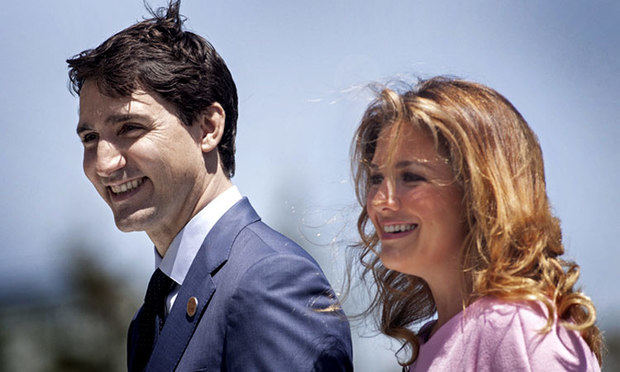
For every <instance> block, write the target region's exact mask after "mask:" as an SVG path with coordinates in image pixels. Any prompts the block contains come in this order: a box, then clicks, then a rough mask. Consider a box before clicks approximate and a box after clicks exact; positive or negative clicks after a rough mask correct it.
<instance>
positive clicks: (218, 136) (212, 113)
mask: <svg viewBox="0 0 620 372" xmlns="http://www.w3.org/2000/svg"><path fill="white" fill-rule="evenodd" d="M225 123H226V112H224V108H223V107H222V105H220V104H219V103H217V102H214V103H213V104H211V106H209V107H207V109H206V110H204V111H203V113H202V114H201V115H200V116H199V123H198V124H200V133H201V138H200V148H201V149H202V152H205V153H207V152H210V151H212V150H214V149H215V148H217V145H219V143H220V141H221V140H222V135H223V134H224V126H225Z"/></svg>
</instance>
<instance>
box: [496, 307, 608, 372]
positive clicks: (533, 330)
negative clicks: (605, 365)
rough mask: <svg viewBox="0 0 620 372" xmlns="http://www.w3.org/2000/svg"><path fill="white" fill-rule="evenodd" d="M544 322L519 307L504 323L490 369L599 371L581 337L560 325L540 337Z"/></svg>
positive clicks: (537, 316) (532, 313) (535, 313)
mask: <svg viewBox="0 0 620 372" xmlns="http://www.w3.org/2000/svg"><path fill="white" fill-rule="evenodd" d="M545 322H546V319H545V317H544V316H542V315H541V314H538V313H537V312H536V311H533V310H532V309H531V308H530V309H524V308H520V309H519V310H517V311H516V312H515V314H514V317H513V318H512V319H511V321H510V322H509V323H508V324H507V326H506V329H505V333H504V335H503V336H502V337H501V339H500V340H498V344H497V349H496V350H495V353H494V355H493V356H492V358H491V366H492V367H491V370H512V371H566V370H570V371H600V367H599V365H598V362H597V360H596V358H595V357H594V355H593V353H592V352H591V351H590V349H589V348H588V346H587V344H586V343H585V341H584V340H583V339H582V338H581V336H580V335H579V334H578V333H577V332H574V331H569V330H567V329H565V328H564V327H562V326H556V325H554V326H553V328H552V329H551V331H549V332H548V333H544V334H541V333H540V332H539V331H540V329H542V328H543V327H544V325H545Z"/></svg>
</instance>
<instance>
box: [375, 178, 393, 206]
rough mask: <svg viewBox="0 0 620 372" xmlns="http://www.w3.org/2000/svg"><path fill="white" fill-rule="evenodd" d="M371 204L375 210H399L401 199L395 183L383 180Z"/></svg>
mask: <svg viewBox="0 0 620 372" xmlns="http://www.w3.org/2000/svg"><path fill="white" fill-rule="evenodd" d="M371 202H372V206H373V207H375V208H380V209H391V210H396V209H398V208H399V207H400V199H399V198H398V195H397V192H396V185H395V184H394V182H393V181H391V180H389V179H385V180H383V182H382V183H381V185H380V186H379V189H378V190H377V192H376V193H375V195H374V197H373V198H372V201H371Z"/></svg>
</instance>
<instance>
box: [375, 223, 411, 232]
mask: <svg viewBox="0 0 620 372" xmlns="http://www.w3.org/2000/svg"><path fill="white" fill-rule="evenodd" d="M416 226H418V225H416V224H415V223H412V224H401V225H386V226H383V231H385V232H386V233H399V232H405V231H409V230H413V229H415V228H416Z"/></svg>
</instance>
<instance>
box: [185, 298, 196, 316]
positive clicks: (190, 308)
mask: <svg viewBox="0 0 620 372" xmlns="http://www.w3.org/2000/svg"><path fill="white" fill-rule="evenodd" d="M197 308H198V299H197V298H196V297H194V296H192V297H190V298H189V300H188V301H187V315H188V316H189V317H193V316H194V315H196V309H197Z"/></svg>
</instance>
